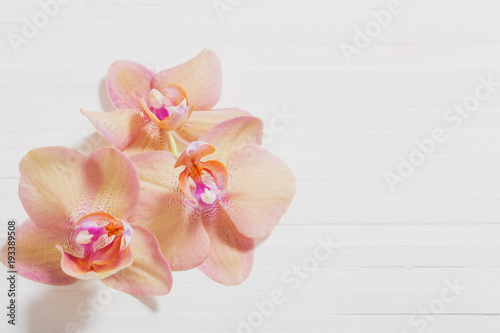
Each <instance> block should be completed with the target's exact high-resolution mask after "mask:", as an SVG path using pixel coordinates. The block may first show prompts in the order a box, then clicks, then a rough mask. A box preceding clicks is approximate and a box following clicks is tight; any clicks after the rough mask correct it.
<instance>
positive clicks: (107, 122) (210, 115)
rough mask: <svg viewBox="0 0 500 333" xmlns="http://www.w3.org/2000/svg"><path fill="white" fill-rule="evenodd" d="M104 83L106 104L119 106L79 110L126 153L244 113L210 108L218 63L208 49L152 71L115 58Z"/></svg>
mask: <svg viewBox="0 0 500 333" xmlns="http://www.w3.org/2000/svg"><path fill="white" fill-rule="evenodd" d="M106 81H107V88H108V95H109V97H110V99H111V102H112V103H113V105H114V106H115V107H116V108H117V109H119V110H117V111H110V112H91V111H85V110H82V113H83V114H84V115H85V116H86V117H87V118H88V119H89V120H90V122H91V123H92V124H93V125H94V127H95V128H96V129H97V130H98V131H99V132H100V133H101V134H102V135H103V136H104V138H105V139H106V140H107V141H108V142H109V143H111V144H112V145H113V146H115V147H116V148H118V149H120V150H121V151H123V152H125V153H126V154H127V155H133V154H137V153H141V152H145V151H154V150H169V149H170V140H172V139H173V138H171V136H170V135H171V134H172V135H173V137H175V138H176V139H177V140H179V141H180V142H182V143H184V144H188V143H189V142H191V141H195V140H197V139H198V138H199V137H200V136H201V135H202V134H203V133H205V132H206V131H207V130H209V129H210V128H212V127H214V126H215V125H217V124H219V123H221V122H222V121H224V120H227V119H231V118H234V117H238V116H245V115H248V112H246V111H243V110H241V109H237V108H226V109H213V110H209V109H210V108H212V107H213V106H214V105H215V104H217V102H218V101H219V99H220V94H221V87H222V71H221V65H220V61H219V58H218V57H217V55H216V54H215V53H214V52H212V51H210V50H203V51H202V52H201V53H200V54H199V55H197V56H196V57H195V58H193V59H191V60H189V61H187V62H186V63H184V64H181V65H179V66H176V67H174V68H170V69H167V70H164V71H162V72H159V73H157V74H155V73H153V72H152V71H151V70H149V69H148V68H146V67H144V66H142V65H140V64H138V63H135V62H132V61H128V60H118V61H116V62H114V63H113V64H112V65H111V66H110V68H109V70H108V74H107V77H106ZM193 111H194V112H193ZM170 133H171V134H170Z"/></svg>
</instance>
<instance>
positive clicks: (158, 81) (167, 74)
mask: <svg viewBox="0 0 500 333" xmlns="http://www.w3.org/2000/svg"><path fill="white" fill-rule="evenodd" d="M172 83H175V84H177V85H179V86H181V87H182V88H183V89H184V90H185V91H186V94H187V96H188V97H189V102H190V103H191V104H193V105H194V109H195V110H208V109H210V108H211V107H213V106H214V105H215V104H217V102H218V101H219V99H220V95H221V88H222V70H221V64H220V60H219V58H218V57H217V55H216V54H215V53H214V52H213V51H210V50H206V49H205V50H203V51H202V52H201V53H200V54H198V55H197V56H196V57H194V58H193V59H191V60H189V61H187V62H185V63H183V64H181V65H178V66H176V67H174V68H170V69H167V70H164V71H162V72H160V73H158V74H156V75H155V76H154V77H153V79H152V80H151V86H152V87H153V88H155V89H158V90H159V91H161V92H162V93H165V88H166V87H167V85H169V84H172Z"/></svg>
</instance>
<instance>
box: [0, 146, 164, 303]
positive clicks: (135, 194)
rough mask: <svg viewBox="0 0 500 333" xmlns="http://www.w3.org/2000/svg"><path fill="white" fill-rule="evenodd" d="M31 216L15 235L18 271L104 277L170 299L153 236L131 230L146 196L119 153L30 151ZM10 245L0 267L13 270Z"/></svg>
mask: <svg viewBox="0 0 500 333" xmlns="http://www.w3.org/2000/svg"><path fill="white" fill-rule="evenodd" d="M19 170H20V173H21V179H20V183H19V197H20V199H21V202H22V204H23V206H24V208H25V210H26V212H27V214H28V216H29V219H28V220H27V221H25V222H23V223H22V224H21V225H20V226H19V228H18V230H17V234H16V257H15V259H16V261H15V268H16V269H17V272H18V274H19V275H21V276H24V277H26V278H28V279H31V280H33V281H37V282H41V283H46V284H52V285H69V284H72V283H74V282H76V281H78V280H79V279H95V278H98V279H101V281H102V282H103V283H104V284H105V285H107V286H109V287H112V288H114V289H117V290H120V291H124V292H126V293H129V294H132V295H141V296H149V295H164V294H167V293H168V292H169V291H170V289H171V286H172V275H171V271H170V267H169V264H168V263H167V261H166V260H165V258H164V257H163V255H162V254H161V252H160V248H159V245H158V241H157V240H156V238H155V237H154V235H153V234H152V233H151V232H149V231H148V230H146V229H145V228H144V227H142V226H139V225H134V224H130V223H129V221H128V218H129V217H130V215H131V214H132V213H133V211H134V209H135V207H136V205H137V202H138V199H139V192H140V183H139V179H138V176H137V172H136V171H135V169H134V166H133V165H132V163H131V162H130V160H128V159H127V158H126V156H125V155H124V154H123V153H121V152H120V151H118V150H117V149H115V148H101V149H99V150H96V151H95V152H93V153H92V154H91V155H90V156H87V155H85V154H83V153H81V152H79V151H76V150H73V149H70V148H65V147H46V148H38V149H34V150H32V151H30V152H29V153H28V154H27V155H26V156H25V157H24V158H23V159H22V161H21V163H20V165H19ZM8 251H9V250H8V245H7V244H5V246H4V248H3V250H2V256H1V258H2V262H3V263H4V264H5V265H7V264H8V259H7V258H8Z"/></svg>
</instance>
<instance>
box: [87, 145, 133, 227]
mask: <svg viewBox="0 0 500 333" xmlns="http://www.w3.org/2000/svg"><path fill="white" fill-rule="evenodd" d="M90 158H91V159H93V160H94V161H96V162H97V164H98V165H99V167H100V170H101V174H102V180H101V182H100V184H99V185H100V186H99V191H98V192H97V194H96V196H95V198H94V199H93V202H92V206H91V207H92V208H91V209H90V211H101V212H108V213H110V214H111V215H114V214H116V213H118V214H119V215H121V216H122V217H123V218H127V217H129V216H130V215H131V214H132V212H133V211H134V209H135V206H136V204H137V201H138V200H139V191H140V183H139V178H138V176H137V172H136V170H135V168H134V165H133V164H132V162H130V160H129V159H128V158H127V157H126V156H125V155H124V154H123V153H121V152H120V151H119V150H116V149H114V148H102V149H99V150H96V151H94V152H93V153H92V154H91V155H90Z"/></svg>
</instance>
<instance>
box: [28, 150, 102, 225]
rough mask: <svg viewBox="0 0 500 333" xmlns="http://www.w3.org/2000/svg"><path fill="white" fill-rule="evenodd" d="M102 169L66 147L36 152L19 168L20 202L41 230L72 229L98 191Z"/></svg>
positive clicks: (83, 155)
mask: <svg viewBox="0 0 500 333" xmlns="http://www.w3.org/2000/svg"><path fill="white" fill-rule="evenodd" d="M99 170H100V169H99V165H98V164H97V163H96V161H94V160H93V159H89V158H88V156H87V155H85V154H83V153H81V152H79V151H76V150H74V149H70V148H66V147H44V148H37V149H33V150H31V151H30V152H28V154H26V156H24V158H23V159H22V160H21V162H20V164H19V171H20V173H21V179H20V181H19V198H20V199H21V203H22V204H23V206H24V209H25V210H26V212H27V213H28V215H29V217H30V219H31V220H32V221H33V223H34V224H36V225H37V226H38V227H40V228H72V227H73V224H74V223H75V222H76V221H77V220H78V218H79V217H81V216H83V215H85V214H87V213H88V210H87V209H86V208H87V207H89V206H90V203H91V201H92V199H93V197H94V196H95V194H96V193H97V191H98V189H99V180H100V179H101V174H100V171H99Z"/></svg>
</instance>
